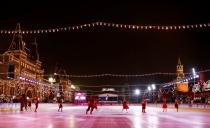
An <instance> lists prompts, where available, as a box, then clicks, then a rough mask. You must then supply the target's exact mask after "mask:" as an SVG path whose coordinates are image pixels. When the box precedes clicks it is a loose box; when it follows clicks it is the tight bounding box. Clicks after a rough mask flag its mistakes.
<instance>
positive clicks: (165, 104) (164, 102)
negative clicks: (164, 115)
mask: <svg viewBox="0 0 210 128" xmlns="http://www.w3.org/2000/svg"><path fill="white" fill-rule="evenodd" d="M167 107H168V106H167V101H166V98H163V112H167Z"/></svg>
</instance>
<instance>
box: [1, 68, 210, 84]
mask: <svg viewBox="0 0 210 128" xmlns="http://www.w3.org/2000/svg"><path fill="white" fill-rule="evenodd" d="M204 72H210V69H206V70H202V71H198V72H197V73H204ZM8 73H9V74H12V73H14V72H7V73H0V74H2V75H3V74H5V75H6V74H8ZM185 74H187V75H189V74H192V73H189V72H186V73H185ZM16 75H18V74H16ZM54 75H55V74H54ZM56 75H58V76H64V77H68V78H95V77H146V76H157V75H166V76H175V75H177V74H176V73H164V72H156V73H148V74H134V75H129V74H97V75H68V74H57V73H56ZM42 76H46V77H47V76H52V74H45V75H42ZM184 80H185V79H183V80H182V81H184ZM176 82H177V81H176Z"/></svg>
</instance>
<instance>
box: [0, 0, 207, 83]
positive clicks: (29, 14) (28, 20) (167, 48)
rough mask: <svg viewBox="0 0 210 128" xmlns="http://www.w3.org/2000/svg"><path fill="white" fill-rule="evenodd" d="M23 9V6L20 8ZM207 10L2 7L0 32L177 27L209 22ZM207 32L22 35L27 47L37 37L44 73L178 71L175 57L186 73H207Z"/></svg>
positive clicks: (1, 47)
mask: <svg viewBox="0 0 210 128" xmlns="http://www.w3.org/2000/svg"><path fill="white" fill-rule="evenodd" d="M23 4H25V5H23ZM209 12H210V8H209V7H208V6H207V4H205V3H202V4H200V3H195V4H189V3H177V4H175V3H173V4H166V3H165V4H163V3H141V4H140V3H118V4H116V3H113V4H111V3H108V2H107V3H106V2H105V3H101V4H99V3H98V4H93V3H89V4H88V3H65V2H60V3H58V2H56V3H53V2H52V1H50V2H49V1H48V2H45V3H41V2H34V3H33V2H31V3H29V2H28V3H13V4H12V5H11V4H9V3H8V4H4V5H3V4H2V5H1V8H0V29H9V30H13V29H14V28H15V26H16V23H18V22H19V23H20V24H21V28H22V29H45V28H54V27H65V26H72V25H79V24H85V23H91V22H97V21H104V22H114V23H123V24H136V25H150V24H152V25H179V24H197V23H209V22H210V15H209ZM209 30H210V29H209V28H203V29H194V30H174V31H157V30H128V29H115V28H107V27H94V28H85V29H80V30H75V31H68V32H60V33H48V34H32V35H28V36H24V40H25V42H26V43H27V45H31V43H32V42H33V41H34V38H35V37H36V38H37V43H38V47H39V54H40V59H41V61H42V62H43V68H44V69H45V73H46V74H52V73H53V72H54V70H55V67H56V65H57V66H58V67H62V68H63V69H65V70H66V72H67V73H68V74H75V75H88V74H103V73H113V74H145V73H153V72H174V73H175V72H176V64H177V61H178V57H180V58H181V61H182V63H183V64H184V70H185V72H191V68H192V67H195V68H196V70H204V69H209V68H210V59H209V58H210V53H209V49H210V46H209V42H210V38H209V37H210V31H209ZM11 40H12V35H7V34H1V35H0V42H1V43H0V53H3V52H4V51H5V50H7V49H8V47H9V44H10V42H11ZM175 78H176V76H172V77H171V76H164V77H163V76H154V77H140V78H120V79H119V78H110V77H106V78H91V79H87V78H77V79H76V78H72V79H71V80H72V83H74V84H83V85H100V84H105V85H107V84H115V85H120V84H141V83H145V84H150V83H153V82H154V83H163V82H169V80H172V79H175Z"/></svg>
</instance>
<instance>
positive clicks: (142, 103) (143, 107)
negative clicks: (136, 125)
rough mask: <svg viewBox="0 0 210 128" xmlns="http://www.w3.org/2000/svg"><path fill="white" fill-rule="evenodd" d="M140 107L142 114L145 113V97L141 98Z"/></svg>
mask: <svg viewBox="0 0 210 128" xmlns="http://www.w3.org/2000/svg"><path fill="white" fill-rule="evenodd" d="M141 105H142V113H146V98H145V97H143V98H142V101H141Z"/></svg>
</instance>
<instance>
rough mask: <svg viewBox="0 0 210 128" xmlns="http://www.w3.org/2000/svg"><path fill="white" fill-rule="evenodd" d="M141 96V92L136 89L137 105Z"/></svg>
mask: <svg viewBox="0 0 210 128" xmlns="http://www.w3.org/2000/svg"><path fill="white" fill-rule="evenodd" d="M139 94H140V90H139V89H136V90H135V95H136V96H137V103H138V97H139Z"/></svg>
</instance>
